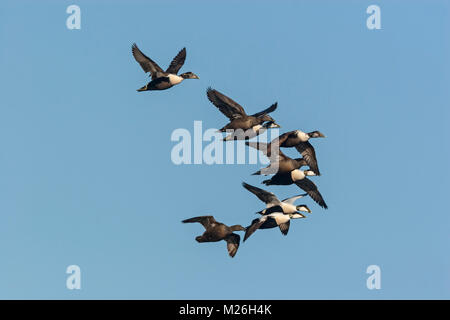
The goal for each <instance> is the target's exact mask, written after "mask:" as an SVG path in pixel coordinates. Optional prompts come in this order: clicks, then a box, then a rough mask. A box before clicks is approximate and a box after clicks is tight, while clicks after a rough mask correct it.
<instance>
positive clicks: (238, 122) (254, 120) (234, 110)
mask: <svg viewBox="0 0 450 320" xmlns="http://www.w3.org/2000/svg"><path fill="white" fill-rule="evenodd" d="M206 95H207V96H208V99H209V101H211V103H212V104H213V105H214V106H216V107H217V108H218V109H219V110H220V112H222V113H223V114H224V115H225V116H226V117H227V118H228V119H230V123H228V124H227V125H226V126H224V127H223V128H222V129H220V130H219V131H220V132H226V131H227V130H238V129H240V130H243V131H247V130H251V131H253V132H255V131H256V132H257V129H258V128H260V127H261V125H262V124H263V123H264V122H266V121H269V122H271V123H272V124H271V127H278V128H279V127H280V126H279V125H276V124H275V120H274V119H273V118H272V117H271V116H269V113H271V112H273V111H275V109H276V108H277V103H276V102H275V103H274V104H272V105H271V106H270V107H268V108H267V109H265V110H263V111H261V112H258V113H255V114H252V115H250V116H249V115H247V114H246V113H245V110H244V108H243V107H242V106H240V105H239V104H238V103H237V102H235V101H233V100H232V99H230V98H228V97H227V96H225V95H224V94H222V93H220V92H219V91H217V90H214V89H212V88H208V90H207V91H206ZM274 124H275V125H274ZM256 135H258V134H256Z"/></svg>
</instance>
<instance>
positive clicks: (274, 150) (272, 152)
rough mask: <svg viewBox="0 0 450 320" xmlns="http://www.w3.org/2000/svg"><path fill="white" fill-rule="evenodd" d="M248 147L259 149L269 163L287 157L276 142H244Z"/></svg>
mask: <svg viewBox="0 0 450 320" xmlns="http://www.w3.org/2000/svg"><path fill="white" fill-rule="evenodd" d="M245 144H246V145H248V146H249V147H252V148H255V149H257V150H259V151H261V152H262V153H263V154H264V155H265V156H266V157H267V158H269V160H270V163H276V162H278V161H281V160H286V159H287V158H288V157H287V156H286V155H285V154H284V153H283V151H281V150H280V148H279V147H278V146H279V144H278V143H277V142H271V143H265V142H246V143H245Z"/></svg>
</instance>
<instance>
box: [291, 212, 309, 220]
mask: <svg viewBox="0 0 450 320" xmlns="http://www.w3.org/2000/svg"><path fill="white" fill-rule="evenodd" d="M289 218H291V219H301V218H306V216H305V215H304V214H301V213H300V212H298V211H297V212H294V213H291V214H290V215H289Z"/></svg>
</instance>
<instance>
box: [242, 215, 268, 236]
mask: <svg viewBox="0 0 450 320" xmlns="http://www.w3.org/2000/svg"><path fill="white" fill-rule="evenodd" d="M266 219H267V217H262V218H259V219H255V220H253V221H252V224H251V225H250V226H248V227H247V229H246V230H245V235H244V241H245V240H247V239H248V237H250V236H251V235H252V234H253V233H254V232H255V231H256V230H258V229H259V227H260V226H262V225H263V223H264V222H265V221H266Z"/></svg>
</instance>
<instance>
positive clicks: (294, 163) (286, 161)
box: [245, 139, 308, 175]
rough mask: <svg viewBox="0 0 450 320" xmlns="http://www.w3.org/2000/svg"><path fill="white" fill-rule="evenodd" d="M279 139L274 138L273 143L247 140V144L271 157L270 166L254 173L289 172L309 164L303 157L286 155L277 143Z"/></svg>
mask: <svg viewBox="0 0 450 320" xmlns="http://www.w3.org/2000/svg"><path fill="white" fill-rule="evenodd" d="M277 142H278V140H276V139H274V141H273V142H271V143H264V142H246V143H245V144H246V145H248V146H250V147H252V148H255V149H257V150H259V151H262V152H263V153H264V155H265V156H266V157H268V158H269V160H270V164H269V166H267V167H265V168H263V169H261V170H258V171H256V172H255V173H253V175H269V174H276V173H289V172H291V171H292V170H295V169H300V168H301V167H303V166H307V165H308V163H307V162H306V160H305V159H303V158H297V159H292V158H290V157H288V156H287V155H285V154H284V153H283V152H282V151H281V150H280V148H279V147H278V144H277Z"/></svg>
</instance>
